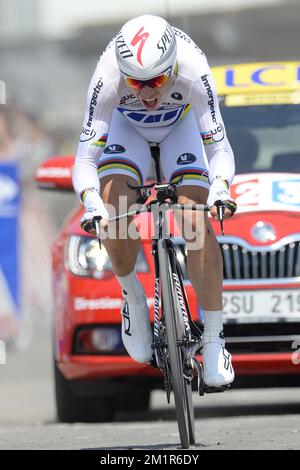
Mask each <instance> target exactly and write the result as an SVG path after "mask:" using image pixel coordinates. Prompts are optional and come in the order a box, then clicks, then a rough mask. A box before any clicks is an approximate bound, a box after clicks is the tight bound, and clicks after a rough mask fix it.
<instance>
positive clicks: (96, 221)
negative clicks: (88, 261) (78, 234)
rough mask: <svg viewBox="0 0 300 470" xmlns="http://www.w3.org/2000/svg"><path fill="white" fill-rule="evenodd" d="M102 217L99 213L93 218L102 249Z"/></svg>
mask: <svg viewBox="0 0 300 470" xmlns="http://www.w3.org/2000/svg"><path fill="white" fill-rule="evenodd" d="M101 219H102V217H100V216H99V215H98V216H96V217H94V219H93V222H94V225H95V230H96V237H97V239H98V243H99V248H100V250H101V249H102V244H101V233H100V220H101Z"/></svg>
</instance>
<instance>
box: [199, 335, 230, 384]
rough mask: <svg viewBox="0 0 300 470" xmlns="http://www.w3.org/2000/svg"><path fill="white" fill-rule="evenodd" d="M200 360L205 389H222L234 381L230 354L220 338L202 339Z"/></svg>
mask: <svg viewBox="0 0 300 470" xmlns="http://www.w3.org/2000/svg"><path fill="white" fill-rule="evenodd" d="M202 347H203V349H202V359H203V373H204V383H205V385H206V386H207V387H216V388H219V387H224V386H226V385H229V384H230V383H231V382H233V381H234V370H233V367H232V363H231V354H230V353H229V352H228V351H227V350H226V349H225V341H224V340H223V339H221V338H213V339H212V338H210V339H209V338H207V339H206V338H203V341H202Z"/></svg>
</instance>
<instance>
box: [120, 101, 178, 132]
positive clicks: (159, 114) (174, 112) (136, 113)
mask: <svg viewBox="0 0 300 470" xmlns="http://www.w3.org/2000/svg"><path fill="white" fill-rule="evenodd" d="M185 108H186V105H180V106H176V107H174V108H173V109H172V108H170V109H158V110H157V111H153V112H151V114H149V111H147V110H146V109H145V110H144V109H140V110H130V109H127V108H122V107H118V111H120V113H122V114H123V116H124V117H126V118H127V119H128V120H129V121H130V122H132V123H133V124H135V125H138V126H142V127H154V126H155V127H159V126H170V125H172V124H174V123H175V122H177V121H178V120H179V119H180V118H181V117H182V115H183V113H184V110H185Z"/></svg>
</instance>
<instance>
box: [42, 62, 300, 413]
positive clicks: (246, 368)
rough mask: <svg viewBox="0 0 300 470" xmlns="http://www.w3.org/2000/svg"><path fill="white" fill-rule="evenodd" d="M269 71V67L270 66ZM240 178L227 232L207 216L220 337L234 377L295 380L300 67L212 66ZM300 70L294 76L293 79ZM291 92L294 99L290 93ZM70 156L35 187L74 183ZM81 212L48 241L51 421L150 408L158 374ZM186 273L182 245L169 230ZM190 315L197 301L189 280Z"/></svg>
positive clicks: (45, 168)
mask: <svg viewBox="0 0 300 470" xmlns="http://www.w3.org/2000/svg"><path fill="white" fill-rule="evenodd" d="M271 72H272V73H271ZM214 73H215V77H216V79H217V87H218V92H219V96H220V102H221V106H222V114H223V117H224V120H225V123H226V127H227V132H228V135H229V140H230V142H231V144H232V146H233V148H234V151H235V154H236V162H237V169H236V170H237V171H236V172H237V176H236V177H235V180H234V184H233V186H232V188H231V190H232V195H233V197H234V198H235V199H236V201H237V204H238V211H237V213H236V215H235V216H234V217H233V218H232V219H230V220H229V221H226V222H225V236H221V234H220V228H219V224H218V223H216V222H214V221H212V224H213V227H214V230H215V232H216V234H217V236H218V240H219V244H220V247H221V250H222V254H223V262H224V311H225V315H224V320H225V329H224V333H225V338H226V344H227V347H228V349H229V351H230V352H231V353H232V354H233V364H234V368H235V371H236V376H237V378H236V382H235V384H236V385H245V384H246V385H250V386H258V385H259V384H260V383H264V384H265V383H266V378H268V384H269V385H270V384H274V385H276V386H280V385H283V384H294V385H298V386H300V353H299V351H300V350H299V347H300V289H299V287H300V228H299V222H300V139H299V135H300V104H299V103H300V63H299V64H298V63H276V64H273V63H272V64H270V63H268V64H243V65H235V66H226V67H217V68H215V69H214ZM293 73H294V74H295V77H297V80H295V79H294V78H295V77H294V76H293ZM297 97H298V98H297ZM73 162H74V157H54V158H52V159H50V160H49V161H47V162H45V163H44V164H43V165H42V166H41V167H40V168H39V169H38V172H37V177H36V179H37V181H38V184H39V186H40V187H46V188H56V189H70V190H71V189H72V184H71V169H72V166H73ZM81 216H82V208H81V207H79V205H78V209H77V210H76V211H75V212H74V213H72V214H71V215H70V216H69V217H68V219H67V220H66V222H65V224H64V226H63V228H62V230H61V232H60V233H59V234H58V236H57V239H56V241H55V243H54V245H53V268H52V269H53V299H54V312H53V314H54V338H53V342H54V363H55V384H56V401H57V412H58V418H59V419H60V420H61V421H64V422H72V421H108V420H111V419H112V418H113V416H114V413H115V411H116V410H117V409H122V408H123V409H126V410H129V409H134V410H146V409H147V407H148V406H149V398H150V391H151V390H152V389H155V388H162V387H163V381H162V377H161V375H160V373H159V372H158V371H156V370H155V369H153V368H152V367H150V366H147V365H141V364H138V363H136V362H134V361H133V360H132V359H131V358H130V357H129V356H128V354H127V353H126V351H125V349H124V347H123V344H122V339H121V329H120V323H121V315H120V308H121V304H122V297H121V289H120V287H119V284H118V283H117V281H116V279H115V277H114V275H113V272H112V270H111V265H110V261H109V258H108V255H107V253H106V250H105V248H104V247H102V250H101V251H100V250H99V246H98V243H97V241H96V239H95V238H93V237H90V236H88V235H87V234H86V233H85V232H83V231H82V230H81V229H80V224H79V221H80V218H81ZM148 217H150V216H149V215H148V214H144V215H140V216H138V218H137V219H136V221H137V223H138V225H139V227H140V230H141V234H142V250H141V252H140V254H139V257H138V261H137V272H138V274H139V277H140V279H141V281H142V283H143V285H144V287H145V290H146V293H147V297H148V302H149V306H150V312H151V316H152V320H153V303H154V279H153V271H154V268H153V260H152V255H151V237H150V234H149V233H148V230H147V227H148V221H147V220H146V218H148ZM175 240H176V247H177V254H178V259H179V261H180V263H181V264H182V267H183V270H184V272H185V273H186V269H185V246H184V242H183V240H182V239H181V238H180V235H179V233H175ZM186 289H187V293H188V298H189V302H190V306H191V311H192V313H193V317H194V319H195V321H197V322H199V323H201V321H202V315H201V309H200V308H199V305H198V303H197V300H196V296H195V293H194V291H193V289H192V287H191V285H190V284H189V281H188V279H187V276H186Z"/></svg>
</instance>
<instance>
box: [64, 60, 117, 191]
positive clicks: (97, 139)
mask: <svg viewBox="0 0 300 470" xmlns="http://www.w3.org/2000/svg"><path fill="white" fill-rule="evenodd" d="M118 101H119V99H118V95H117V92H116V90H115V88H114V86H113V84H112V83H111V81H110V80H109V79H108V77H107V76H106V74H105V72H104V71H103V70H102V69H101V68H100V67H97V68H96V71H95V73H94V75H93V77H92V80H91V83H90V86H89V90H88V94H87V100H86V111H85V116H84V121H83V126H82V132H81V135H80V141H79V144H78V149H77V154H76V159H75V165H74V169H73V187H74V190H75V192H76V193H77V195H78V197H79V198H80V199H81V196H82V195H83V194H84V191H85V190H86V189H88V188H95V189H97V190H99V179H98V174H97V163H98V161H99V158H100V155H101V153H102V151H103V149H104V146H105V140H106V137H107V134H108V130H109V126H110V121H111V117H112V113H113V111H114V109H115V107H116V106H117V104H118Z"/></svg>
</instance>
